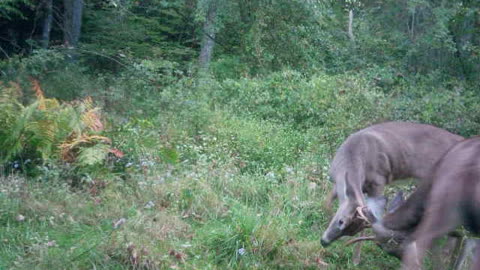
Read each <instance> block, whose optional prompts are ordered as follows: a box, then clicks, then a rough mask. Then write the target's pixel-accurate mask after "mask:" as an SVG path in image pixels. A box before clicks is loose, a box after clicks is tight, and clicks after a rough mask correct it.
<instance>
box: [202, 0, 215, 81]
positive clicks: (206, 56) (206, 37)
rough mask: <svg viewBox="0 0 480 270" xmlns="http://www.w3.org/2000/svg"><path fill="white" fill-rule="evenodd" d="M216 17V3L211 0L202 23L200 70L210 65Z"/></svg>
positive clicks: (205, 69) (204, 69)
mask: <svg viewBox="0 0 480 270" xmlns="http://www.w3.org/2000/svg"><path fill="white" fill-rule="evenodd" d="M216 17H217V3H216V0H211V1H210V3H209V7H208V11H207V16H206V18H205V23H204V25H203V35H202V47H201V50H200V58H199V62H200V71H201V72H207V71H208V67H209V65H210V60H211V59H212V55H213V48H214V46H215V21H216Z"/></svg>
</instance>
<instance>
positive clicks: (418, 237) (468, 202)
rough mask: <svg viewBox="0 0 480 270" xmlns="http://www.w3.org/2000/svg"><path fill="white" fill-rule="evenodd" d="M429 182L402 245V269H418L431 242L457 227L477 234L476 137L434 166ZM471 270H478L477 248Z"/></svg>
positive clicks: (479, 152) (479, 168)
mask: <svg viewBox="0 0 480 270" xmlns="http://www.w3.org/2000/svg"><path fill="white" fill-rule="evenodd" d="M432 179H433V181H432V182H433V183H434V184H433V185H430V189H429V191H428V192H427V195H428V196H426V197H424V199H425V200H426V201H425V203H424V206H423V207H421V208H417V211H423V217H422V218H421V221H420V223H419V225H418V226H417V228H416V229H415V231H414V232H413V234H412V235H411V237H410V240H409V241H408V244H407V245H406V246H405V252H404V254H403V259H402V269H405V270H407V269H408V270H414V269H421V266H422V261H423V257H424V255H425V252H426V250H427V249H428V248H429V247H430V246H431V244H432V241H433V240H434V239H436V238H438V237H440V236H443V235H445V234H447V233H449V232H452V231H453V230H454V229H456V228H457V227H458V226H460V225H464V226H465V227H466V228H467V229H468V230H469V231H470V232H471V233H473V234H477V235H480V137H474V138H471V139H467V140H465V141H463V142H460V143H458V144H456V145H455V146H454V147H452V148H451V149H450V150H449V151H448V152H447V153H446V154H445V156H443V157H442V159H441V160H440V161H439V162H438V164H437V165H436V166H435V170H434V173H433V178H432ZM422 208H423V209H424V210H422ZM413 209H415V208H413ZM418 209H420V210H418ZM417 215H420V216H421V215H422V214H418V213H417ZM472 269H475V270H478V269H480V248H477V256H476V262H475V263H474V265H473V268H472Z"/></svg>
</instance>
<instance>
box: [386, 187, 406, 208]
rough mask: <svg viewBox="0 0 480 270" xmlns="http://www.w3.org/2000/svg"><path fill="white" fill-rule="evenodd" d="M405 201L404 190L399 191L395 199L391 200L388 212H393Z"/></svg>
mask: <svg viewBox="0 0 480 270" xmlns="http://www.w3.org/2000/svg"><path fill="white" fill-rule="evenodd" d="M404 202H405V199H404V198H403V192H402V191H399V192H397V194H396V195H395V197H394V198H393V200H392V201H391V202H390V204H389V205H388V210H387V211H388V213H389V214H391V213H393V212H395V211H396V210H397V209H398V208H399V207H400V206H402V204H403V203H404Z"/></svg>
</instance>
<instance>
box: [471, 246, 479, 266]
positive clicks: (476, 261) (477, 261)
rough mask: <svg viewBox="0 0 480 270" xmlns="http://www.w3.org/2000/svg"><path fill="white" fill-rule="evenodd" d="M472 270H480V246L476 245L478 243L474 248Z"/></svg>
mask: <svg viewBox="0 0 480 270" xmlns="http://www.w3.org/2000/svg"><path fill="white" fill-rule="evenodd" d="M472 270H480V244H479V243H478V241H477V245H476V247H475V259H474V263H473V266H472Z"/></svg>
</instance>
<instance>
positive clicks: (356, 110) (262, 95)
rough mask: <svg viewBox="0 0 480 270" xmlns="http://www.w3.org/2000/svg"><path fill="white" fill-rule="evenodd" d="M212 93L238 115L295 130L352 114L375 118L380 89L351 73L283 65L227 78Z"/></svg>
mask: <svg viewBox="0 0 480 270" xmlns="http://www.w3.org/2000/svg"><path fill="white" fill-rule="evenodd" d="M213 95H214V98H215V101H216V102H218V103H219V104H227V106H228V107H229V108H230V110H232V111H235V112H237V113H239V114H241V115H253V116H256V117H259V118H261V119H265V120H273V121H275V122H279V123H285V124H289V125H293V126H294V127H296V128H300V129H304V128H309V127H315V126H316V127H321V126H324V125H329V126H333V125H335V124H337V123H338V124H342V121H344V120H348V119H350V118H351V117H353V118H355V121H357V120H358V119H372V118H373V119H375V118H379V117H381V116H382V113H383V111H382V110H384V104H382V97H383V94H382V93H381V92H379V91H377V90H376V88H375V87H374V86H373V85H371V83H370V82H368V81H367V80H365V79H363V78H362V77H360V76H353V75H342V76H327V75H325V74H319V75H316V76H314V77H312V78H310V79H309V78H305V77H304V76H302V74H300V73H298V72H295V71H288V70H287V71H283V72H278V73H274V74H272V75H270V76H268V77H266V78H264V79H240V80H226V81H224V82H223V83H222V85H221V89H219V90H218V91H217V92H214V93H213ZM339 117H340V118H339Z"/></svg>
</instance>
